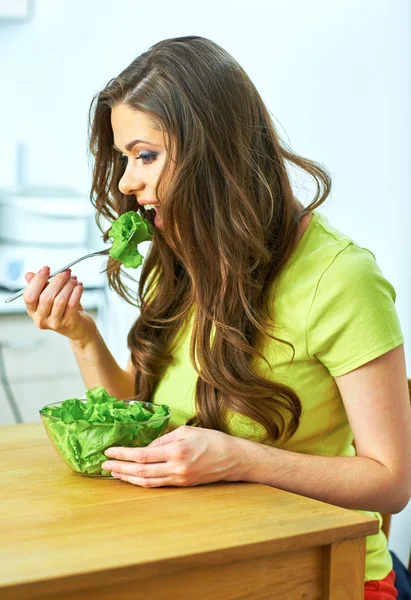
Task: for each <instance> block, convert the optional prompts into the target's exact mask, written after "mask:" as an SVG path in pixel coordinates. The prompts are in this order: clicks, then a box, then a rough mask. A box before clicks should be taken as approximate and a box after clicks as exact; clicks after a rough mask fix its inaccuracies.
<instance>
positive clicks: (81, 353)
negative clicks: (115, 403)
mask: <svg viewBox="0 0 411 600" xmlns="http://www.w3.org/2000/svg"><path fill="white" fill-rule="evenodd" d="M70 345H71V349H72V350H73V353H74V356H75V358H76V361H77V364H78V366H79V368H80V372H81V375H82V377H83V381H84V384H85V386H86V388H87V389H88V390H89V389H91V388H93V387H96V386H100V385H101V386H103V387H104V388H105V389H106V390H107V392H108V393H109V394H110V395H112V396H115V397H116V398H117V399H123V400H125V399H127V398H130V397H132V396H134V382H133V378H132V376H131V375H130V373H128V372H127V371H125V370H124V369H122V368H121V367H120V366H119V365H118V364H117V362H116V361H115V359H114V357H113V355H112V354H111V352H110V350H109V349H108V348H107V345H106V343H105V342H104V340H103V338H102V336H101V334H100V332H99V331H98V329H96V333H95V335H93V337H92V338H91V339H90V340H88V341H84V342H79V341H72V340H70Z"/></svg>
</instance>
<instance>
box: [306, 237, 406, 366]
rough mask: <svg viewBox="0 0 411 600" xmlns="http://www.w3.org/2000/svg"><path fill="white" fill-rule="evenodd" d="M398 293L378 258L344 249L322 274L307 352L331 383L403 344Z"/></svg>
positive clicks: (359, 250) (352, 247) (358, 249)
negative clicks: (322, 366) (317, 362)
mask: <svg viewBox="0 0 411 600" xmlns="http://www.w3.org/2000/svg"><path fill="white" fill-rule="evenodd" d="M395 298H396V294H395V290H394V288H393V286H392V285H391V283H390V282H389V281H388V280H387V279H386V278H385V277H384V276H383V274H382V272H381V269H380V268H379V266H378V264H377V262H376V260H375V257H374V255H373V254H372V252H370V251H369V250H367V249H366V248H361V247H359V246H356V245H354V244H352V243H351V244H350V245H348V246H346V247H345V248H344V249H343V250H341V251H340V252H339V253H338V254H337V255H336V256H335V257H334V259H333V260H332V261H331V264H330V265H329V266H328V267H327V269H326V270H325V271H324V272H323V273H322V275H321V277H320V279H319V281H318V283H317V287H316V290H315V294H314V297H313V301H312V304H311V308H310V312H309V316H308V320H307V352H308V354H309V356H310V357H316V358H317V359H318V360H320V361H321V362H322V363H323V364H324V365H325V367H327V369H328V370H329V372H330V373H331V375H332V376H333V377H338V376H339V375H344V374H345V373H349V372H350V371H353V370H354V369H356V368H358V367H360V366H361V365H363V364H365V363H367V362H369V361H371V360H373V359H374V358H377V357H378V356H381V355H382V354H385V353H386V352H388V351H389V350H392V349H393V348H395V347H397V346H399V345H400V344H403V343H404V338H403V335H402V331H401V326H400V322H399V319H398V314H397V310H396V307H395Z"/></svg>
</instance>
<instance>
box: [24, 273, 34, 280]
mask: <svg viewBox="0 0 411 600" xmlns="http://www.w3.org/2000/svg"><path fill="white" fill-rule="evenodd" d="M34 276H35V273H33V272H32V271H27V273H26V274H25V276H24V278H25V280H26V281H27V283H30V281H31V280H32V279H33V277H34Z"/></svg>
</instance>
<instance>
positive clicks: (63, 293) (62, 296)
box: [49, 277, 77, 323]
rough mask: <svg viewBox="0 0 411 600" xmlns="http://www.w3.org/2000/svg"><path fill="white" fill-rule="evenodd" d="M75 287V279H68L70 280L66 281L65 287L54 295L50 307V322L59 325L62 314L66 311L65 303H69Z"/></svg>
mask: <svg viewBox="0 0 411 600" xmlns="http://www.w3.org/2000/svg"><path fill="white" fill-rule="evenodd" d="M76 285H77V279H76V278H74V277H70V279H68V280H67V281H66V283H65V285H64V286H63V287H62V288H61V290H60V291H59V293H58V294H57V295H56V297H55V298H54V301H53V304H52V307H51V312H50V316H49V320H50V322H56V323H61V321H62V320H63V317H64V312H65V310H66V306H67V302H68V301H69V298H70V296H71V294H72V292H73V289H74V288H75V286H76Z"/></svg>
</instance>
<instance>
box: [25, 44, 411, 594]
mask: <svg viewBox="0 0 411 600" xmlns="http://www.w3.org/2000/svg"><path fill="white" fill-rule="evenodd" d="M90 132H91V135H90V149H91V152H92V154H93V156H94V159H95V164H94V172H93V182H92V191H91V199H92V202H93V204H94V205H95V207H96V209H97V213H98V216H99V217H100V216H104V217H105V218H106V219H108V221H112V220H114V219H116V218H117V217H118V215H121V214H123V213H124V212H127V211H130V210H133V211H138V212H139V213H140V214H141V215H142V216H143V217H144V218H147V219H148V220H149V221H150V223H151V225H152V229H153V240H152V242H151V244H150V250H149V252H148V254H147V256H146V258H145V261H144V264H143V266H142V271H141V275H140V280H139V288H138V302H137V304H136V306H137V307H138V308H139V309H140V314H139V316H138V318H137V320H136V321H135V323H134V324H133V326H132V327H131V330H130V332H129V335H128V347H129V349H130V360H129V363H128V366H127V368H126V369H125V370H123V369H122V368H120V367H119V365H118V364H117V363H116V361H115V360H114V358H113V356H112V355H111V354H110V352H109V350H108V349H107V347H106V345H105V343H104V341H103V339H102V337H101V335H100V334H99V332H98V330H97V328H96V325H95V323H94V321H93V319H92V318H91V317H90V316H89V315H88V314H87V313H86V312H84V310H83V309H82V307H81V303H80V300H81V294H82V287H81V284H79V283H78V282H77V281H76V278H75V277H71V276H70V272H67V273H65V274H60V275H57V276H55V277H54V278H53V279H52V280H51V281H50V283H49V284H47V278H48V275H49V270H48V267H45V268H44V269H43V270H42V271H40V272H39V273H38V274H36V275H35V274H34V273H27V274H26V279H27V281H28V282H29V286H28V287H27V289H26V291H25V294H24V297H25V302H26V305H27V310H28V313H29V315H30V316H31V317H32V318H33V320H34V322H35V323H36V325H37V326H38V327H39V328H41V329H53V330H55V331H58V332H59V333H61V334H62V335H65V336H67V337H68V338H69V339H70V343H71V347H72V349H73V352H74V354H75V356H76V359H77V361H78V364H79V367H80V370H81V373H82V376H83V378H84V382H85V384H86V386H87V388H92V387H94V386H97V385H102V386H104V387H105V388H106V389H107V391H108V392H109V393H110V394H112V395H114V396H116V397H117V398H136V399H137V400H145V401H151V402H155V403H164V404H167V405H169V406H170V407H171V410H172V413H173V418H172V422H171V426H172V427H171V430H170V431H169V432H168V433H167V434H166V435H164V436H163V437H161V438H159V439H158V440H156V441H155V442H153V443H152V444H151V445H150V446H149V447H147V448H145V449H135V448H113V449H112V451H111V452H109V451H107V453H106V454H107V456H108V460H107V463H104V465H103V467H104V468H106V469H109V470H112V471H113V475H114V476H115V477H118V478H120V479H123V480H124V481H128V482H130V483H131V484H133V485H138V486H142V487H157V486H163V485H174V486H193V485H197V484H201V483H208V482H212V481H218V480H227V481H238V480H241V481H250V482H259V483H264V484H267V485H272V486H275V487H279V488H282V489H285V490H289V491H292V492H295V493H298V494H302V495H305V496H309V497H311V498H316V499H318V500H322V501H325V502H329V503H331V504H335V505H338V506H342V507H345V508H349V509H352V510H358V511H361V512H365V513H366V514H370V515H372V516H374V517H376V518H378V519H380V521H381V515H380V513H381V512H390V513H397V512H399V511H401V510H402V509H403V508H404V506H405V505H406V504H407V502H408V500H409V497H410V487H411V482H410V471H411V456H410V444H409V442H410V438H411V415H410V406H409V399H408V392H407V381H406V371H405V361H404V351H403V342H404V340H403V336H402V333H401V329H400V325H399V322H398V317H397V313H396V310H395V305H394V300H395V292H394V290H393V288H392V286H391V284H390V283H389V282H388V281H387V280H386V279H385V278H384V277H383V275H382V273H381V271H380V269H379V267H378V266H377V264H376V262H375V258H374V256H373V254H372V253H371V252H370V251H369V250H367V249H365V248H362V247H361V246H359V245H358V244H357V243H355V242H354V241H353V240H351V239H350V238H349V237H347V236H346V235H344V234H343V233H341V232H340V231H338V230H337V229H335V228H334V227H333V226H332V225H330V224H329V222H328V220H327V219H326V218H325V216H323V215H322V214H321V213H319V212H317V210H316V209H317V208H318V207H319V206H320V205H321V204H322V203H323V202H324V201H325V199H326V198H327V196H328V194H329V192H330V187H331V181H330V177H329V175H328V173H327V172H326V170H325V169H324V168H322V167H320V166H319V165H318V164H316V163H314V162H312V161H310V160H307V159H305V158H302V157H299V156H297V155H296V154H294V153H293V152H292V151H291V150H287V149H285V147H284V144H282V143H280V139H279V137H278V135H277V133H276V131H275V128H274V125H273V123H272V121H271V118H270V116H269V113H268V111H267V109H266V107H265V106H264V104H263V102H262V100H261V98H260V96H259V94H258V92H257V90H256V89H255V87H254V85H253V84H252V82H251V81H250V79H249V78H248V76H247V75H246V73H245V72H244V71H243V69H242V68H241V67H240V66H239V65H238V63H237V62H236V61H235V60H234V59H233V58H232V57H231V56H230V55H229V54H228V53H227V52H225V51H224V50H223V49H222V48H221V47H220V46H218V45H217V44H215V43H213V42H211V41H210V40H208V39H205V38H202V37H197V36H188V37H183V38H174V39H168V40H163V41H161V42H159V43H158V44H156V45H154V46H153V47H152V48H150V49H149V50H148V51H147V52H145V53H144V54H142V55H141V56H139V57H138V58H137V59H136V60H134V61H133V62H132V63H131V64H130V66H129V67H127V68H126V69H125V70H124V71H123V72H122V73H121V74H120V75H119V76H118V77H116V78H114V79H112V80H111V81H109V83H108V84H107V86H106V87H105V88H104V89H103V90H102V91H101V92H100V93H99V94H97V95H96V97H95V98H94V99H93V102H92V105H91V107H90ZM285 161H289V162H290V163H293V164H294V165H296V166H298V167H300V168H302V169H304V170H305V171H306V172H307V173H309V174H310V175H311V176H312V177H313V178H314V180H315V182H316V185H317V193H316V195H315V198H314V200H313V201H312V202H311V204H310V205H309V206H308V207H306V208H304V207H303V205H302V204H301V203H300V202H299V201H298V200H297V199H296V198H295V197H294V196H293V193H292V189H291V185H290V181H289V178H288V174H287V170H286V162H285ZM147 203H148V204H155V205H156V206H155V209H154V210H155V212H154V211H153V210H152V209H147V207H146V208H145V205H146V204H147ZM100 228H101V226H100ZM108 229H109V227H108V228H107V230H108ZM101 230H102V231H103V229H102V228H101ZM104 239H105V240H107V239H108V236H107V231H106V232H105V235H104ZM120 267H121V265H120V263H118V262H117V261H114V260H112V259H109V261H108V265H107V273H108V280H109V284H110V286H111V288H112V289H114V290H116V292H117V293H118V294H119V295H120V296H122V297H123V298H124V299H127V301H129V302H130V303H133V298H132V295H131V292H130V290H129V289H128V288H127V287H126V286H125V285H124V283H123V281H122V280H121V271H120ZM187 425H195V426H196V427H189V426H187ZM353 437H355V443H356V451H355V449H354V446H353V444H352V442H353ZM356 454H357V455H356ZM394 490H395V492H394ZM365 578H366V583H365V591H366V594H367V593H369V591H370V590H371V589H373V590H376V591H377V592H378V590H379V589H380V590H382V591H384V590H386V591H387V594H388V595H387V596H384V597H390V598H395V597H396V591H395V588H394V571H393V570H392V561H391V556H390V554H389V552H388V549H387V540H386V538H385V536H384V534H383V533H382V532H381V531H380V532H379V533H378V534H377V535H373V536H369V537H368V538H367V560H366V572H365ZM382 591H381V593H380V595H379V596H375V595H374V596H372V597H373V598H377V597H378V598H383V595H382ZM370 593H371V592H370ZM389 594H391V595H389ZM366 597H367V596H366ZM368 597H369V598H371V596H368Z"/></svg>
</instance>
